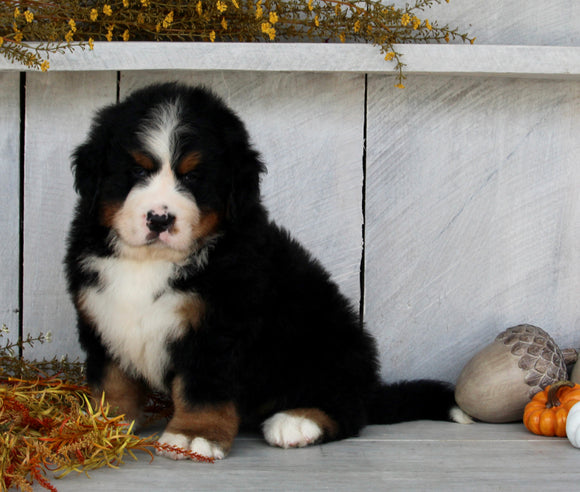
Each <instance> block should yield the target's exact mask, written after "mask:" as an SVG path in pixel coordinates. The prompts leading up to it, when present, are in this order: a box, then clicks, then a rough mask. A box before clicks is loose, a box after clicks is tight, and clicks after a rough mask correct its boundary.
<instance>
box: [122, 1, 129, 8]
mask: <svg viewBox="0 0 580 492" xmlns="http://www.w3.org/2000/svg"><path fill="white" fill-rule="evenodd" d="M123 7H125V8H126V9H128V8H129V0H123Z"/></svg>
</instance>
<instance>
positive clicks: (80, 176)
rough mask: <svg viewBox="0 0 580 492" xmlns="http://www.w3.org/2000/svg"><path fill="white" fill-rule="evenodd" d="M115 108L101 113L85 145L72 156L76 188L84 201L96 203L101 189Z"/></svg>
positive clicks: (78, 148)
mask: <svg viewBox="0 0 580 492" xmlns="http://www.w3.org/2000/svg"><path fill="white" fill-rule="evenodd" d="M112 109H113V108H106V109H105V110H104V111H101V112H100V113H99V114H98V115H97V117H96V118H95V120H94V121H93V126H92V127H91V131H90V133H89V136H88V138H87V140H86V141H85V143H83V144H81V145H79V146H78V147H77V148H76V150H75V151H74V152H73V154H72V165H71V168H72V172H73V175H74V187H75V190H76V192H77V193H78V194H79V195H80V197H81V199H82V200H88V201H89V202H91V203H94V202H95V200H96V199H97V196H98V192H99V187H100V184H101V179H102V176H103V172H104V169H105V166H106V164H107V155H108V151H109V145H110V129H109V125H110V123H109V124H107V121H108V122H111V121H114V120H113V119H111V118H109V117H108V115H109V113H111V110H112Z"/></svg>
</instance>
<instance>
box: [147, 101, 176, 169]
mask: <svg viewBox="0 0 580 492" xmlns="http://www.w3.org/2000/svg"><path fill="white" fill-rule="evenodd" d="M179 107H180V104H179V100H178V99H175V100H174V101H170V102H166V103H163V104H160V105H159V106H156V107H154V108H153V110H152V111H151V114H150V116H149V119H147V121H146V122H145V124H144V125H143V126H142V127H141V129H140V136H141V140H142V143H143V146H144V147H145V148H146V149H147V150H148V151H149V152H150V153H151V155H153V156H155V157H157V158H158V159H159V161H160V162H161V165H162V166H163V167H169V166H170V165H171V160H172V157H173V155H174V153H175V150H176V149H175V147H176V144H177V140H178V139H177V137H178V133H179V126H180V119H179V112H180V111H179Z"/></svg>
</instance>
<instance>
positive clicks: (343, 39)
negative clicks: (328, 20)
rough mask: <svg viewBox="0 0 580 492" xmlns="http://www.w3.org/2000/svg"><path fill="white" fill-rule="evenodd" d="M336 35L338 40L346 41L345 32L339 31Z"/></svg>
mask: <svg viewBox="0 0 580 492" xmlns="http://www.w3.org/2000/svg"><path fill="white" fill-rule="evenodd" d="M338 37H339V38H340V42H341V43H345V42H346V34H344V33H343V32H341V33H340V34H339V35H338Z"/></svg>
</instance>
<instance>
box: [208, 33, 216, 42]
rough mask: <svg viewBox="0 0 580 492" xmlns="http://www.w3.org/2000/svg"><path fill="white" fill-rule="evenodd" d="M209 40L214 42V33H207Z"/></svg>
mask: <svg viewBox="0 0 580 492" xmlns="http://www.w3.org/2000/svg"><path fill="white" fill-rule="evenodd" d="M209 40H210V41H211V42H212V43H213V42H214V41H215V31H212V32H210V33H209Z"/></svg>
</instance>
